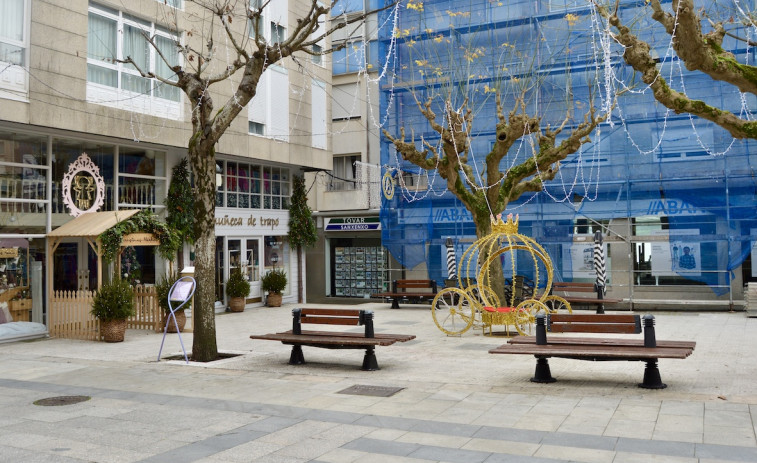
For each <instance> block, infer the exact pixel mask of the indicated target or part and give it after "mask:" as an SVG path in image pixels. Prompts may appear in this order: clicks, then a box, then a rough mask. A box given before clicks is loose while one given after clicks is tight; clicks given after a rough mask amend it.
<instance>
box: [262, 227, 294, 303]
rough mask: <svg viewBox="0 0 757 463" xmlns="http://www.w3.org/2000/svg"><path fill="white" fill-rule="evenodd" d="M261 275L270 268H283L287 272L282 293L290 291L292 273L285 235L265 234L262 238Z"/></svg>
mask: <svg viewBox="0 0 757 463" xmlns="http://www.w3.org/2000/svg"><path fill="white" fill-rule="evenodd" d="M263 243H264V245H265V246H264V247H263V259H264V262H263V264H264V268H263V275H265V274H266V273H268V272H269V271H271V270H274V269H276V270H283V271H284V272H285V273H286V274H287V286H286V289H285V290H284V292H283V293H282V294H284V295H289V294H291V293H292V273H291V272H290V271H289V269H290V260H289V241H288V240H287V237H286V236H266V237H264V239H263Z"/></svg>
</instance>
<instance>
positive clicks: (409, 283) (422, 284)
mask: <svg viewBox="0 0 757 463" xmlns="http://www.w3.org/2000/svg"><path fill="white" fill-rule="evenodd" d="M398 289H428V290H430V292H433V293H435V292H436V280H394V292H395V293H396V292H397V290H398Z"/></svg>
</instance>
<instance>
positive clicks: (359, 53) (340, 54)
mask: <svg viewBox="0 0 757 463" xmlns="http://www.w3.org/2000/svg"><path fill="white" fill-rule="evenodd" d="M365 61H366V56H365V43H364V42H347V43H346V45H345V47H344V48H342V49H341V50H337V51H335V52H334V53H333V58H332V65H331V69H332V71H333V73H334V74H349V73H352V72H358V71H363V70H365V67H366V66H365Z"/></svg>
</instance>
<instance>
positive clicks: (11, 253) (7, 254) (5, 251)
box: [0, 248, 18, 259]
mask: <svg viewBox="0 0 757 463" xmlns="http://www.w3.org/2000/svg"><path fill="white" fill-rule="evenodd" d="M16 257H18V248H0V258H2V259H15V258H16Z"/></svg>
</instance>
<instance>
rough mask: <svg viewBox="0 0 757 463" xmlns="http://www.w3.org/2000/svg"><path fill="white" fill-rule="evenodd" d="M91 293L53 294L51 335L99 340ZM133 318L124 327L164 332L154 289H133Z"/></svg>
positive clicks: (140, 286) (97, 323)
mask: <svg viewBox="0 0 757 463" xmlns="http://www.w3.org/2000/svg"><path fill="white" fill-rule="evenodd" d="M94 296H95V292H94V291H84V290H81V291H54V292H53V297H52V301H51V304H50V314H49V317H50V326H49V330H50V336H53V337H56V338H67V339H84V340H92V341H99V340H100V321H99V320H98V319H97V318H95V317H94V316H92V314H91V313H90V311H91V310H92V300H93V299H94ZM134 309H135V312H136V313H135V315H134V316H133V317H131V318H129V319H128V320H127V328H129V329H137V330H152V331H155V332H160V331H161V330H162V329H163V324H162V320H163V313H162V311H161V309H160V306H159V305H158V296H157V293H156V292H155V287H154V286H143V285H138V286H135V287H134Z"/></svg>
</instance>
